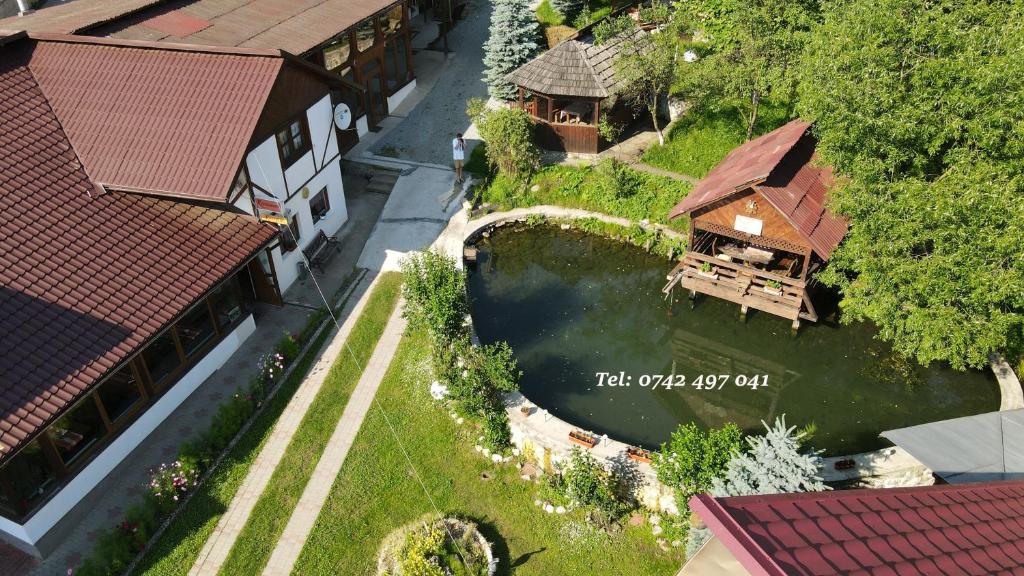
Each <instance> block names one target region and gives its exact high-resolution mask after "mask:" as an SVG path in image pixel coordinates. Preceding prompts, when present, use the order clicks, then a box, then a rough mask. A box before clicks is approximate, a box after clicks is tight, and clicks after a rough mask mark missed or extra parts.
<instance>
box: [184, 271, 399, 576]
mask: <svg viewBox="0 0 1024 576" xmlns="http://www.w3.org/2000/svg"><path fill="white" fill-rule="evenodd" d="M377 278H379V276H377V275H376V274H369V275H367V276H364V277H363V279H362V280H361V281H360V282H359V285H358V286H356V288H355V291H354V292H353V293H352V296H351V297H350V298H349V299H348V304H347V305H346V307H345V309H344V310H343V311H342V313H341V314H340V315H339V317H340V318H343V319H344V322H343V323H342V325H341V329H340V330H339V329H337V328H335V329H334V334H333V336H331V341H330V344H329V345H328V346H327V348H326V349H325V350H324V351H323V352H322V353H321V354H320V358H319V359H318V360H317V362H316V364H314V365H313V368H312V369H311V370H310V371H309V374H308V375H307V376H306V378H305V379H304V380H303V381H302V383H301V384H300V385H299V388H298V390H296V391H295V394H294V395H293V396H292V399H291V400H290V401H289V402H288V406H287V407H285V409H284V412H282V413H281V416H280V417H279V418H278V420H277V423H275V424H274V428H273V430H272V431H271V433H270V437H269V438H268V439H267V441H266V443H265V444H264V445H263V448H262V449H261V450H260V453H259V455H257V456H256V460H255V461H254V462H253V465H252V467H251V468H250V469H249V473H248V475H247V476H246V477H245V480H243V481H242V485H241V486H240V487H239V489H238V492H237V493H236V494H235V497H234V499H232V500H231V504H230V505H229V506H228V509H227V511H226V512H225V513H224V515H223V516H221V518H220V521H219V522H217V526H216V527H215V528H214V529H213V533H212V534H211V535H210V537H209V539H207V541H206V544H205V545H204V546H203V549H202V550H201V551H200V552H199V557H198V558H197V559H196V563H195V564H194V565H193V566H192V569H191V570H189V572H188V573H189V575H190V576H215V575H216V574H217V573H218V572H219V571H220V569H221V567H222V566H223V565H224V562H225V561H226V560H227V558H228V554H229V553H230V552H231V548H232V547H233V546H234V544H235V541H236V540H237V539H238V535H239V534H240V533H241V532H242V529H243V528H244V527H245V524H246V522H248V520H249V515H250V514H251V513H252V510H253V508H254V507H255V506H256V502H257V501H258V500H259V498H260V496H261V495H262V494H263V490H264V489H265V488H266V487H267V484H268V483H269V482H270V478H271V476H273V474H274V470H275V469H277V465H278V464H279V463H280V462H281V459H282V458H284V455H285V452H286V451H287V449H288V446H289V445H290V444H291V441H292V438H293V437H294V436H295V432H296V431H297V430H298V429H299V424H300V423H302V419H303V418H304V417H305V416H306V412H307V411H308V410H309V407H310V406H311V405H312V404H313V400H315V399H316V396H317V394H318V393H319V392H320V388H322V387H323V383H324V381H325V380H326V378H327V374H328V373H330V368H331V365H332V364H333V363H334V360H335V358H337V357H338V355H339V354H345V351H344V350H343V348H344V347H345V345H346V344H345V341H346V340H347V339H348V336H349V334H350V333H351V332H352V327H353V326H355V323H356V321H357V320H358V319H359V316H360V315H361V314H362V313H363V309H364V308H365V307H366V303H367V302H368V301H369V299H370V298H369V296H370V294H371V292H372V290H373V286H375V285H376V283H377Z"/></svg>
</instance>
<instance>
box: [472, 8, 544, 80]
mask: <svg viewBox="0 0 1024 576" xmlns="http://www.w3.org/2000/svg"><path fill="white" fill-rule="evenodd" d="M537 30H538V27H537V20H536V18H535V17H534V14H533V12H532V11H531V10H530V6H529V3H528V0H495V2H494V10H493V11H492V12H491V28H490V33H491V35H490V37H489V38H488V39H487V43H485V44H484V83H485V84H487V91H488V92H489V93H490V95H491V96H492V97H493V98H497V99H499V100H512V99H513V98H514V97H515V95H516V87H515V86H513V85H512V84H511V83H509V82H507V81H506V80H505V75H506V74H508V73H509V72H511V71H513V70H515V69H516V68H519V67H520V66H522V65H523V64H525V63H527V62H529V61H530V59H531V58H533V55H534V54H535V53H536V52H537Z"/></svg>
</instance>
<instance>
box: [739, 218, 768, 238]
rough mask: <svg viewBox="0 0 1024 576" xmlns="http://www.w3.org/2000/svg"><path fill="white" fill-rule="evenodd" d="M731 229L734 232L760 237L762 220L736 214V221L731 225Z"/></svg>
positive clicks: (762, 225)
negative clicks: (734, 230)
mask: <svg viewBox="0 0 1024 576" xmlns="http://www.w3.org/2000/svg"><path fill="white" fill-rule="evenodd" d="M732 227H733V228H735V229H736V230H739V231H740V232H746V233H747V234H753V235H754V236H760V235H761V228H763V227H764V220H761V219H759V218H751V217H749V216H742V215H739V214H737V215H736V221H735V222H734V223H733V225H732Z"/></svg>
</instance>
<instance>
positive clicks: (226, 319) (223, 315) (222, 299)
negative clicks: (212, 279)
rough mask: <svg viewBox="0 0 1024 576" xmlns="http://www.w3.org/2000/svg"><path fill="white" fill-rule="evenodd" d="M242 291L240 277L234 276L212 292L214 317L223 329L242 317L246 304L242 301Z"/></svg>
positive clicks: (211, 303) (211, 301) (211, 299)
mask: <svg viewBox="0 0 1024 576" xmlns="http://www.w3.org/2000/svg"><path fill="white" fill-rule="evenodd" d="M240 293H241V288H240V287H239V285H238V277H237V276H233V277H232V278H231V279H230V280H228V281H227V282H225V283H223V284H221V285H220V287H219V288H217V289H216V290H214V291H213V293H212V294H210V306H211V307H212V308H213V315H214V319H215V320H216V321H217V325H218V326H220V327H221V329H224V328H227V327H228V326H230V325H232V324H234V323H235V321H237V320H238V319H239V318H241V317H242V313H243V312H244V311H245V304H244V303H243V302H242V299H241V296H240Z"/></svg>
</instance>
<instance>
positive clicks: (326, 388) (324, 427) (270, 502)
mask: <svg viewBox="0 0 1024 576" xmlns="http://www.w3.org/2000/svg"><path fill="white" fill-rule="evenodd" d="M401 284H402V277H401V275H400V274H398V273H385V274H384V275H382V276H381V278H380V280H379V281H378V283H377V286H376V288H375V289H374V291H373V293H372V294H371V295H370V300H369V302H367V304H366V308H365V309H364V310H363V313H362V314H361V315H360V316H359V319H358V320H357V321H356V324H355V326H354V327H353V328H352V332H351V333H350V334H349V336H348V339H347V340H346V342H347V347H348V348H349V349H351V352H352V354H354V355H355V357H356V359H358V364H357V363H356V362H354V361H353V360H352V355H350V354H349V350H343V351H342V352H341V353H339V355H338V358H337V360H335V362H334V365H333V366H331V371H330V373H329V374H328V375H327V379H326V380H325V381H324V384H323V387H322V388H321V389H320V392H319V393H318V394H317V397H316V399H315V400H313V404H312V405H311V406H310V408H309V411H308V412H307V413H306V416H305V417H304V418H303V419H302V423H301V424H299V429H298V430H297V431H296V432H295V436H294V437H293V438H292V441H291V444H289V445H288V450H287V452H286V453H285V455H284V458H283V459H282V460H281V462H280V463H279V464H278V466H277V468H276V469H275V470H274V474H273V476H272V477H271V479H270V482H269V483H268V485H267V488H266V490H265V491H264V492H263V494H262V495H261V496H260V499H259V500H258V501H257V502H256V506H255V507H254V508H253V511H252V514H251V515H250V516H249V520H248V522H247V523H246V525H245V528H243V529H242V532H241V534H239V536H238V539H237V540H236V541H235V545H234V547H233V548H232V549H231V553H230V554H229V556H228V559H227V561H226V562H225V564H224V566H223V567H222V568H221V571H220V574H225V575H230V574H244V575H251V574H258V573H260V571H261V570H262V569H263V567H264V565H265V564H266V562H267V560H268V559H269V558H270V554H271V552H273V550H274V546H275V545H276V543H277V540H278V537H279V536H280V535H281V532H282V531H283V530H284V527H285V525H286V524H287V523H288V519H289V518H290V516H291V513H292V510H293V509H294V508H295V505H296V504H297V503H298V501H299V498H300V497H301V496H302V492H303V490H304V489H305V488H306V483H307V482H308V481H309V478H310V476H311V475H312V474H313V469H314V468H315V467H316V464H317V462H318V461H319V459H320V455H321V454H322V453H323V450H324V448H325V447H326V445H327V441H328V440H329V439H330V437H331V434H333V432H334V429H335V427H336V426H337V424H338V419H339V418H340V417H341V414H342V412H343V411H344V409H345V404H347V403H348V399H349V396H350V395H351V393H352V390H353V389H354V388H355V385H356V383H357V382H358V381H359V378H360V376H361V375H362V367H363V366H365V365H366V362H367V360H369V358H370V355H371V354H372V353H373V349H374V348H375V347H376V345H377V341H378V340H380V337H381V334H382V333H383V331H384V326H385V325H386V324H387V321H388V318H389V317H390V316H391V313H392V311H393V310H394V307H395V304H396V303H397V301H398V296H399V292H400V289H401ZM186 569H187V568H186Z"/></svg>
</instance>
